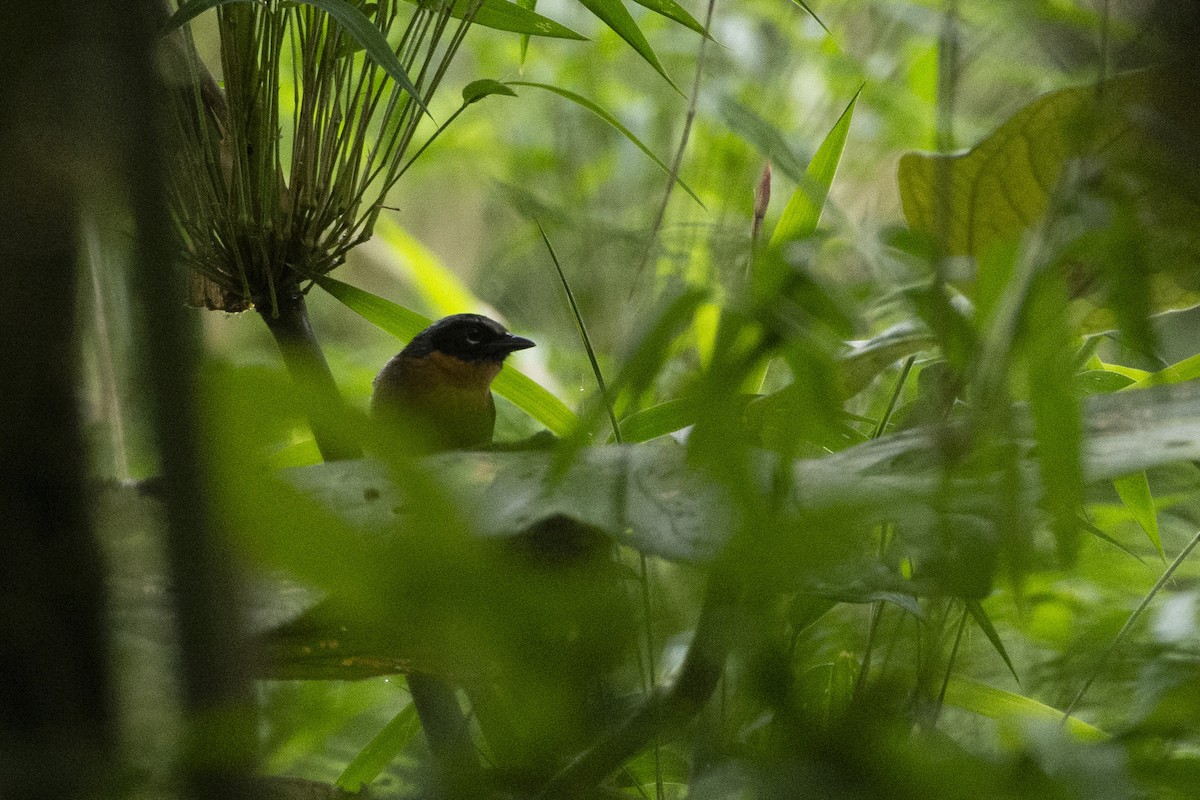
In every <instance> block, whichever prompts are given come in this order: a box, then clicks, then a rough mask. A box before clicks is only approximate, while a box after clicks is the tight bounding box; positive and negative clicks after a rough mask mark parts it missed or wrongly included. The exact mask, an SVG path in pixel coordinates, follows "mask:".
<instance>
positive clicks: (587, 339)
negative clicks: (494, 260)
mask: <svg viewBox="0 0 1200 800" xmlns="http://www.w3.org/2000/svg"><path fill="white" fill-rule="evenodd" d="M537 227H538V233H540V234H541V235H542V241H543V242H544V243H545V245H546V250H548V251H549V253H550V260H551V261H553V262H554V270H555V271H556V272H557V273H558V279H559V281H561V282H562V287H563V291H565V292H566V293H567V303H569V304H570V306H571V314H572V315H573V316H574V317H575V325H576V327H578V328H579V338H580V339H582V340H583V349H584V350H586V351H587V357H588V361H589V362H590V363H591V365H592V374H593V375H595V377H596V386H597V387H599V389H600V398H601V399H602V400H603V401H604V409H605V411H607V412H608V420H609V422H610V423H611V424H612V430H613V436H614V437H615V438H616V440H617V444H620V443H621V426H620V425H618V424H617V415H616V412H615V411H613V405H612V396H611V395H610V394H609V393H608V386H607V385H605V383H604V373H603V372H601V371H600V362H599V361H597V360H596V350H595V348H593V347H592V337H591V336H589V335H588V331H587V325H585V324H584V323H583V314H581V313H580V311H579V304H578V303H576V302H575V293H574V292H572V291H571V284H570V283H569V282H568V281H567V275H566V273H565V272H563V268H562V264H561V263H559V260H558V253H556V252H554V245H552V244H550V237H549V236H547V235H546V229H545V228H543V227H542V223H540V222H538V223H537Z"/></svg>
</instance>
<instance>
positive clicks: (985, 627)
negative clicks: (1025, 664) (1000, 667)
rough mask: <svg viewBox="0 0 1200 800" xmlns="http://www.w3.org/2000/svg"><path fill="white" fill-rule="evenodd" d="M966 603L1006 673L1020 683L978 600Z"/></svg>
mask: <svg viewBox="0 0 1200 800" xmlns="http://www.w3.org/2000/svg"><path fill="white" fill-rule="evenodd" d="M966 603H967V610H968V611H970V612H971V616H972V618H974V620H975V624H976V625H978V626H979V629H980V630H981V631H983V635H984V636H986V637H987V638H988V641H989V642H991V643H992V647H994V648H996V652H997V653H999V654H1000V658H1002V659H1004V663H1005V665H1006V666H1007V667H1008V671H1009V672H1011V673H1012V676H1013V679H1014V680H1016V682H1017V683H1020V682H1021V679H1020V678H1019V677H1018V676H1017V668H1016V667H1014V666H1013V663H1012V659H1011V658H1009V657H1008V651H1007V650H1005V649H1004V642H1002V641H1001V640H1000V634H999V633H997V632H996V626H995V625H993V624H992V621H991V620H990V619H989V618H988V615H987V612H986V611H984V610H983V606H982V605H980V604H979V601H978V600H967V601H966Z"/></svg>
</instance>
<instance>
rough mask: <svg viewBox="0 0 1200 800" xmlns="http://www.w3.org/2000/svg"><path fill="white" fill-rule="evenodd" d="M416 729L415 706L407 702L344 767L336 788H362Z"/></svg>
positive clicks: (406, 744) (418, 722)
mask: <svg viewBox="0 0 1200 800" xmlns="http://www.w3.org/2000/svg"><path fill="white" fill-rule="evenodd" d="M420 730H421V720H419V719H418V718H417V707H416V706H415V705H413V704H412V703H409V704H408V705H406V706H405V707H404V709H403V710H401V712H400V713H399V714H397V715H396V716H394V717H392V720H391V721H390V722H388V724H387V725H385V726H384V728H383V730H381V731H380V732H379V733H377V734H375V738H373V739H372V740H371V741H370V742H369V743H368V744H367V746H366V747H364V748H363V749H362V751H361V752H360V753H359V754H358V755H356V756H355V757H354V760H353V761H351V762H350V763H349V764H347V765H346V768H345V769H344V770H342V774H341V775H339V776H338V779H337V787H338V788H339V789H343V790H345V791H347V792H357V791H359V790H360V789H362V788H363V787H364V786H366V785H367V784H368V783H370V782H371V781H373V780H375V779H376V778H377V777H379V774H380V773H381V772H383V771H384V770H385V769H386V768H387V765H388V764H390V763H392V760H393V759H395V758H396V756H398V755H400V753H401V751H403V750H404V748H405V747H407V746H408V743H409V742H411V741H412V740H413V738H414V737H415V736H416V735H417V733H418V732H419V731H420Z"/></svg>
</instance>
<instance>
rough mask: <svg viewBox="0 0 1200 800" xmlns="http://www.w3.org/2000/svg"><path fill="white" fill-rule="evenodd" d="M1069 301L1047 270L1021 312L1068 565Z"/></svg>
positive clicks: (1078, 440)
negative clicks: (1023, 312)
mask: <svg viewBox="0 0 1200 800" xmlns="http://www.w3.org/2000/svg"><path fill="white" fill-rule="evenodd" d="M1068 303H1069V296H1068V292H1067V286H1066V281H1065V280H1064V279H1063V277H1062V276H1061V275H1059V274H1058V273H1056V272H1046V273H1044V274H1043V275H1042V276H1041V277H1040V278H1039V279H1037V280H1036V281H1034V285H1033V291H1031V292H1030V295H1029V298H1028V301H1027V302H1026V310H1025V314H1026V316H1027V318H1028V322H1027V328H1028V332H1027V335H1026V341H1027V345H1028V348H1029V358H1028V382H1029V408H1030V411H1031V412H1032V414H1033V419H1034V433H1035V436H1036V439H1037V452H1038V462H1039V466H1040V470H1039V472H1040V475H1041V480H1042V483H1043V484H1044V485H1045V495H1044V501H1043V505H1044V506H1045V508H1046V510H1047V511H1049V512H1050V515H1051V526H1052V528H1053V531H1054V535H1055V540H1056V542H1057V544H1058V548H1059V555H1060V557H1061V558H1062V559H1063V560H1064V561H1065V562H1068V563H1069V562H1070V560H1071V559H1072V558H1073V557H1074V555H1075V553H1076V550H1077V548H1078V539H1079V526H1078V517H1079V512H1080V509H1081V508H1082V506H1083V464H1082V461H1081V456H1080V448H1081V446H1082V439H1083V420H1082V418H1081V409H1080V403H1079V398H1078V395H1077V394H1076V392H1075V381H1074V359H1075V339H1074V336H1073V332H1072V330H1071V328H1070V325H1069V324H1068V321H1067V319H1066V314H1065V309H1066V307H1067V305H1068Z"/></svg>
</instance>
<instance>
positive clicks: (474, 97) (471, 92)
mask: <svg viewBox="0 0 1200 800" xmlns="http://www.w3.org/2000/svg"><path fill="white" fill-rule="evenodd" d="M493 94H502V95H505V96H507V97H516V96H517V93H516V92H514V91H513V90H512V89H511V88H509V87H508V86H506V85H504V84H503V83H501V82H500V81H497V80H493V79H492V78H482V79H480V80H477V81H471V82H470V83H468V84H467V85H466V86H464V87H463V90H462V99H463V103H464V104H465V105H470V104H471V103H478V102H479V101H480V100H482V99H483V98H485V97H489V96H491V95H493Z"/></svg>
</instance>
